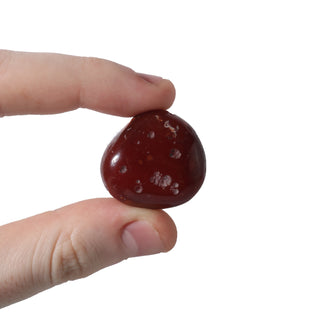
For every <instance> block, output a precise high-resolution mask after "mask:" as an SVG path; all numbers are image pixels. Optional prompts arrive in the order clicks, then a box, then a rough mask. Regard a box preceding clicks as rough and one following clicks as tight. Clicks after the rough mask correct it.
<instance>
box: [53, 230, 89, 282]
mask: <svg viewBox="0 0 320 320" xmlns="http://www.w3.org/2000/svg"><path fill="white" fill-rule="evenodd" d="M88 269H89V268H88V254H87V250H86V248H85V246H84V245H83V244H82V243H81V238H80V237H79V235H78V234H77V233H76V232H75V231H74V232H72V233H70V234H61V235H59V237H58V239H57V241H56V243H55V245H54V248H53V251H52V257H51V272H50V273H51V275H50V278H51V283H52V284H53V285H56V284H59V283H63V282H66V281H69V280H75V279H79V278H83V277H85V276H87V275H88V274H87V273H88V272H87V270H88Z"/></svg>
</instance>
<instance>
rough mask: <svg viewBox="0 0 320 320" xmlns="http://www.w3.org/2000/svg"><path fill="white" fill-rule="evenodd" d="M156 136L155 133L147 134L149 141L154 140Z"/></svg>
mask: <svg viewBox="0 0 320 320" xmlns="http://www.w3.org/2000/svg"><path fill="white" fill-rule="evenodd" d="M155 136H156V134H155V132H154V131H149V132H148V134H147V137H148V138H149V139H153V138H154V137H155Z"/></svg>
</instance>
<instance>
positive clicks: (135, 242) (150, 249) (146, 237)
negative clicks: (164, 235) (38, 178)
mask: <svg viewBox="0 0 320 320" xmlns="http://www.w3.org/2000/svg"><path fill="white" fill-rule="evenodd" d="M122 240H123V242H124V244H125V246H126V247H127V248H128V251H129V255H130V256H131V257H135V256H143V255H149V254H155V253H160V252H162V251H163V250H164V247H163V244H162V241H161V239H160V236H159V233H158V232H157V231H156V230H155V229H154V228H153V226H152V225H151V224H150V223H149V222H147V221H135V222H132V223H130V224H129V225H128V226H127V227H126V228H125V229H124V231H123V234H122Z"/></svg>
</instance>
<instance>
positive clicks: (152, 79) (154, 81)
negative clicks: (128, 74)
mask: <svg viewBox="0 0 320 320" xmlns="http://www.w3.org/2000/svg"><path fill="white" fill-rule="evenodd" d="M138 75H139V77H140V78H142V79H144V80H146V81H148V82H150V83H152V84H157V83H159V82H160V81H161V80H163V78H162V77H158V76H154V75H151V74H145V73H138Z"/></svg>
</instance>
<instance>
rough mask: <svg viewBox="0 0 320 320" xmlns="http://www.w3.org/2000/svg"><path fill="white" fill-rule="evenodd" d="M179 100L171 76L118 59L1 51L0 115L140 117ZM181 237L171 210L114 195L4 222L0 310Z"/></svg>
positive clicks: (0, 236)
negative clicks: (78, 112)
mask: <svg viewBox="0 0 320 320" xmlns="http://www.w3.org/2000/svg"><path fill="white" fill-rule="evenodd" d="M174 98H175V89H174V86H173V84H172V83H171V82H170V81H169V80H165V79H162V78H161V77H156V76H151V75H146V74H140V73H136V72H134V71H133V70H131V69H129V68H127V67H124V66H122V65H119V64H116V63H114V62H111V61H107V60H103V59H97V58H85V57H75V56H67V55H61V54H51V53H25V52H13V51H6V50H0V117H4V116H11V115H22V114H54V113H61V112H66V111H71V110H75V109H77V108H89V109H92V110H95V111H99V112H103V113H108V114H112V115H118V116H133V115H135V114H138V113H140V112H144V111H148V110H153V109H159V108H162V109H167V108H169V107H170V106H171V104H172V103H173V101H174ZM0 121H1V119H0ZM176 238H177V231H176V227H175V224H174V222H173V221H172V219H171V218H170V217H169V216H168V215H167V214H166V213H165V212H164V211H162V210H149V209H140V208H134V207H129V206H126V205H124V204H122V203H120V202H119V201H117V200H115V199H91V200H85V201H82V202H79V203H75V204H71V205H68V206H66V207H63V208H60V209H57V210H54V211H50V212H46V213H42V214H39V215H36V216H33V217H30V218H26V219H24V220H21V221H17V222H13V223H10V224H7V225H4V226H1V227H0V261H1V264H0V284H1V285H0V308H1V307H5V306H8V305H10V304H12V303H15V302H17V301H20V300H23V299H26V298H28V297H30V296H32V295H34V294H36V293H38V292H40V291H43V290H46V289H48V288H51V287H53V286H55V285H58V284H61V283H63V282H66V281H69V280H75V279H79V278H83V277H86V276H88V275H90V274H92V273H94V272H96V271H98V270H100V269H102V268H105V267H108V266H110V265H112V264H115V263H118V262H120V261H122V260H124V259H127V258H129V257H135V256H142V255H149V254H155V253H160V252H167V251H169V250H170V249H171V248H173V246H174V245H175V242H176ZM22 239H23V241H22Z"/></svg>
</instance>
